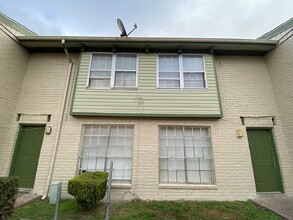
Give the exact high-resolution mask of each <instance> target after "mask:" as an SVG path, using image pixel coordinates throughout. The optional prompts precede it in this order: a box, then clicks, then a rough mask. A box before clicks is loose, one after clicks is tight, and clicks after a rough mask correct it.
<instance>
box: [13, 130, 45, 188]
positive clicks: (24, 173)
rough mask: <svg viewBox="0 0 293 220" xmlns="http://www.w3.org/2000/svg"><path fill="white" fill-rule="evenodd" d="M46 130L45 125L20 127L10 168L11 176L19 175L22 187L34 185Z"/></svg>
mask: <svg viewBox="0 0 293 220" xmlns="http://www.w3.org/2000/svg"><path fill="white" fill-rule="evenodd" d="M44 130H45V127H44V126H21V127H20V130H19V133H18V137H17V142H16V146H15V150H14V155H13V160H12V164H11V169H10V176H18V177H19V187H20V188H33V187H34V182H35V177H36V171H37V166H38V161H39V155H40V151H41V146H42V142H43V137H44Z"/></svg>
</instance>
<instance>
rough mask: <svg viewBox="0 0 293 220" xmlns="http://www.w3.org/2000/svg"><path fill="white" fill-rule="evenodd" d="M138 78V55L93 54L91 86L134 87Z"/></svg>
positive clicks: (89, 84) (90, 73)
mask: <svg viewBox="0 0 293 220" xmlns="http://www.w3.org/2000/svg"><path fill="white" fill-rule="evenodd" d="M136 79H137V55H135V54H110V53H109V54H106V53H105V54H102V53H101V54H98V53H97V54H95V53H94V54H92V58H91V64H90V70H89V81H88V86H89V87H90V88H113V87H127V88H134V87H136V85H137V80H136Z"/></svg>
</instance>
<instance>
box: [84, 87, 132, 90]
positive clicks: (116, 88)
mask: <svg viewBox="0 0 293 220" xmlns="http://www.w3.org/2000/svg"><path fill="white" fill-rule="evenodd" d="M86 89H87V90H137V87H113V88H108V87H107V88H91V87H86Z"/></svg>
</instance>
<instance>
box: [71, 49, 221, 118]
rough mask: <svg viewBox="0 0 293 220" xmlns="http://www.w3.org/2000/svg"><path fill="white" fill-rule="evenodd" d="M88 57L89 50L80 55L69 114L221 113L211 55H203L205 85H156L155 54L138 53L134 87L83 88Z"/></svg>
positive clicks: (155, 114)
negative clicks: (200, 87) (173, 87)
mask: <svg viewBox="0 0 293 220" xmlns="http://www.w3.org/2000/svg"><path fill="white" fill-rule="evenodd" d="M90 57H91V53H90V52H85V53H83V54H82V56H81V62H80V67H79V70H78V75H77V83H76V88H75V91H74V93H75V94H74V98H73V104H72V109H71V114H72V115H83V114H84V115H87V114H88V115H107V114H109V115H111V116H113V115H115V114H117V116H118V115H121V114H122V115H129V116H131V115H133V116H137V115H140V116H148V117H151V116H152V115H153V116H154V117H156V116H158V115H159V116H160V117H162V116H166V117H169V116H171V115H172V116H173V117H174V116H176V115H177V116H178V117H180V116H182V117H188V116H190V117H209V116H211V117H217V116H218V117H221V110H220V103H219V96H218V91H217V82H216V79H215V71H214V64H213V58H212V55H208V54H206V55H204V59H205V68H206V78H207V85H208V88H206V89H159V88H157V66H156V65H157V64H156V62H157V54H138V58H139V59H138V60H139V61H138V62H139V63H138V88H137V89H119V88H114V89H90V88H86V85H87V79H88V68H89V63H90ZM138 99H141V100H142V103H138V102H137V100H138Z"/></svg>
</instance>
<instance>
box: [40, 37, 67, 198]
mask: <svg viewBox="0 0 293 220" xmlns="http://www.w3.org/2000/svg"><path fill="white" fill-rule="evenodd" d="M61 44H62V46H63V49H64V52H65V54H66V57H67V59H68V61H69V69H68V74H67V81H66V86H65V90H64V94H63V100H62V106H61V110H60V115H59V119H58V126H57V133H56V138H55V142H54V147H53V154H52V158H51V162H50V168H49V176H48V178H47V182H46V188H45V192H44V195H43V197H42V199H45V198H46V197H47V195H48V193H49V189H50V183H51V181H52V176H53V170H54V167H55V166H54V165H55V161H56V156H57V150H58V145H59V141H60V134H61V128H62V122H63V118H64V112H65V106H66V100H67V95H68V90H69V85H70V78H71V74H72V66H73V61H72V59H71V57H70V55H69V53H68V50H67V48H66V46H65V40H64V39H63V40H62V41H61Z"/></svg>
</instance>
